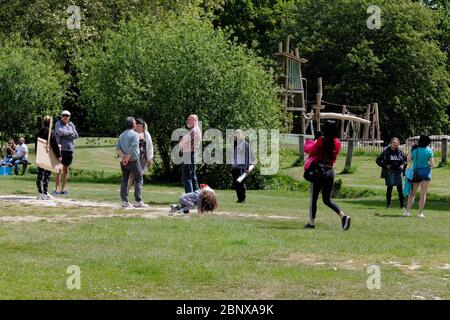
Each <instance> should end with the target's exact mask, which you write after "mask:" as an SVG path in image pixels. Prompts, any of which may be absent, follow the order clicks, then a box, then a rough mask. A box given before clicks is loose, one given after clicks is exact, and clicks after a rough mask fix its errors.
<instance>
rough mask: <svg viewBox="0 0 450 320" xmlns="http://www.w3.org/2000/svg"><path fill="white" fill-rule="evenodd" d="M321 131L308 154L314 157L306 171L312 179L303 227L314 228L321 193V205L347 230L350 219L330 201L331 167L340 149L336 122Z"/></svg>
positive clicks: (331, 186)
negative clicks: (305, 220) (338, 217)
mask: <svg viewBox="0 0 450 320" xmlns="http://www.w3.org/2000/svg"><path fill="white" fill-rule="evenodd" d="M322 129H323V131H322V133H323V136H322V137H320V138H319V139H317V142H316V143H315V144H314V146H313V148H312V150H311V152H310V153H309V156H310V157H314V161H313V162H312V163H311V165H310V166H309V169H308V170H309V171H312V172H313V174H312V175H313V177H312V179H311V180H309V181H311V182H312V183H311V189H310V199H309V223H308V224H307V225H305V228H306V229H314V228H315V219H316V213H317V200H318V198H319V193H320V192H322V200H323V203H324V204H325V205H327V206H328V207H329V208H331V209H332V210H333V211H334V212H336V213H337V214H338V215H339V216H340V218H341V222H342V229H343V230H348V229H349V228H350V221H351V218H350V217H349V216H347V215H345V214H344V212H343V211H342V210H341V208H340V207H339V206H338V205H337V204H336V203H335V202H334V201H333V200H332V199H331V194H332V191H333V185H334V176H335V173H334V169H333V165H334V164H335V163H336V160H337V155H338V153H339V150H340V149H341V142H340V141H339V139H338V128H337V123H336V121H331V120H327V121H326V122H325V123H324V125H323V127H322ZM312 168H316V169H312Z"/></svg>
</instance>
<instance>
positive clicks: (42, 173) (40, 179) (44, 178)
mask: <svg viewBox="0 0 450 320" xmlns="http://www.w3.org/2000/svg"><path fill="white" fill-rule="evenodd" d="M51 174H52V173H51V171H48V170H45V169H42V168H38V174H37V178H36V186H37V189H38V192H39V193H44V194H47V193H48V182H49V181H50V175H51ZM42 185H44V189H42Z"/></svg>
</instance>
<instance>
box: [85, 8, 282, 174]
mask: <svg viewBox="0 0 450 320" xmlns="http://www.w3.org/2000/svg"><path fill="white" fill-rule="evenodd" d="M80 68H81V70H82V80H81V81H82V94H83V101H84V103H85V105H86V107H87V108H88V110H89V112H90V115H91V120H92V121H93V123H96V124H97V123H101V124H102V126H101V129H102V130H106V131H109V132H113V133H115V134H118V133H119V131H120V130H121V128H122V123H123V120H124V118H125V117H126V116H129V115H133V116H136V117H143V118H144V119H146V121H147V122H148V124H149V130H150V132H151V134H152V137H154V142H155V143H156V144H157V145H158V150H159V152H160V155H161V158H162V162H163V168H164V173H165V174H166V175H170V174H171V172H173V170H174V169H173V167H172V165H171V161H170V151H171V148H172V144H171V134H172V131H173V130H175V129H177V128H182V127H184V126H185V122H186V119H187V117H188V115H189V114H191V113H195V114H198V115H199V116H200V121H201V122H202V129H203V130H206V129H208V128H217V129H219V130H221V131H222V132H223V133H225V130H226V129H227V128H237V127H242V128H244V129H245V128H278V127H279V126H280V118H281V109H280V104H279V101H278V99H277V95H276V87H275V85H274V83H273V81H272V78H271V77H270V75H269V74H268V73H266V71H265V70H264V69H263V67H262V66H261V60H260V59H258V58H257V57H256V56H255V55H254V54H253V53H252V52H250V51H248V50H246V49H245V48H243V47H241V46H238V45H236V44H234V43H233V42H231V41H230V40H228V39H227V37H226V35H225V34H224V33H223V32H222V31H221V30H214V29H213V27H212V25H211V24H210V23H209V22H207V21H203V20H199V19H196V18H188V17H184V18H183V17H181V18H180V17H179V18H176V17H172V18H171V19H167V20H164V21H154V20H150V19H145V20H143V19H140V20H135V21H132V22H130V23H127V24H123V25H122V26H121V28H120V30H119V31H118V32H116V33H112V32H111V33H109V34H108V37H107V39H106V41H105V44H104V50H97V51H96V52H95V53H94V54H93V55H92V56H91V57H89V58H87V59H86V60H85V63H84V64H82V65H81V66H80Z"/></svg>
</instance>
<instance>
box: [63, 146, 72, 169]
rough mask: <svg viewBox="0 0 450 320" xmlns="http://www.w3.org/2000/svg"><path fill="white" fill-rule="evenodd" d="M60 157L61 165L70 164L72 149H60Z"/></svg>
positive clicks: (67, 165)
mask: <svg viewBox="0 0 450 320" xmlns="http://www.w3.org/2000/svg"><path fill="white" fill-rule="evenodd" d="M61 157H62V161H61V163H62V164H63V166H66V167H69V166H70V165H71V164H72V161H73V152H72V151H64V150H63V151H61Z"/></svg>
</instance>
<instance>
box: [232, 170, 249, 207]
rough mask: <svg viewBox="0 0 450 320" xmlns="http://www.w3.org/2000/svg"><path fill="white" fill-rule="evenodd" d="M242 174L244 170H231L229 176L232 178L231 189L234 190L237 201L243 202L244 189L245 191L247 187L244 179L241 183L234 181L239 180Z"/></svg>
mask: <svg viewBox="0 0 450 320" xmlns="http://www.w3.org/2000/svg"><path fill="white" fill-rule="evenodd" d="M244 172H245V169H238V168H233V169H231V175H232V177H233V188H234V190H236V195H237V198H238V201H245V189H247V186H246V185H245V183H244V181H245V179H244V180H243V181H242V182H241V183H239V182H237V181H236V179H237V178H239V176H240V175H241V174H243V173H244Z"/></svg>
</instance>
